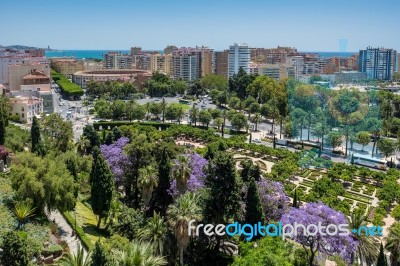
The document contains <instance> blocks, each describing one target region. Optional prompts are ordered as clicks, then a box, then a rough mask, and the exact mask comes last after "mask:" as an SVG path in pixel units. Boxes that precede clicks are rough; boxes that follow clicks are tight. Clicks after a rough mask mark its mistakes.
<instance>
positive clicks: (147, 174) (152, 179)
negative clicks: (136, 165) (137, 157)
mask: <svg viewBox="0 0 400 266" xmlns="http://www.w3.org/2000/svg"><path fill="white" fill-rule="evenodd" d="M157 185H158V171H157V169H156V168H155V167H154V166H153V165H151V164H150V165H147V166H146V167H143V168H140V169H139V178H138V186H139V188H140V189H141V194H142V199H143V203H144V205H145V206H148V204H149V202H150V199H151V194H152V193H153V190H154V188H155V187H157Z"/></svg>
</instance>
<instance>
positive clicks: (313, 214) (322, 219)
mask: <svg viewBox="0 0 400 266" xmlns="http://www.w3.org/2000/svg"><path fill="white" fill-rule="evenodd" d="M281 222H282V224H283V225H285V224H291V225H294V223H295V222H297V224H302V225H304V226H305V227H307V226H308V225H310V224H315V225H318V224H319V223H321V225H323V226H327V225H329V224H334V225H336V226H338V225H339V224H348V222H347V220H346V218H345V216H344V215H343V214H342V213H340V212H337V211H335V210H333V209H331V208H329V207H328V206H326V205H324V204H322V203H321V202H318V203H307V204H306V205H305V206H303V207H301V208H299V209H296V208H293V209H292V210H291V211H290V212H289V213H287V214H285V215H283V217H282V220H281ZM311 230H313V229H311ZM350 230H351V228H350ZM302 231H303V230H302V229H301V228H299V229H298V231H297V235H296V236H293V240H295V241H296V242H298V243H300V244H301V245H303V246H305V247H308V248H310V250H311V252H312V254H315V253H316V252H321V253H324V254H327V255H334V254H338V255H340V256H341V257H342V258H343V259H344V260H346V261H348V262H349V261H350V259H351V257H350V256H351V254H352V253H353V252H354V251H355V250H356V248H357V244H358V243H357V241H355V240H354V238H353V237H352V236H351V234H349V235H339V234H335V235H328V234H320V233H317V234H316V235H315V236H307V237H306V236H304V235H302ZM330 232H332V230H330ZM323 233H324V232H323Z"/></svg>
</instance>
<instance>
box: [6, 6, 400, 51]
mask: <svg viewBox="0 0 400 266" xmlns="http://www.w3.org/2000/svg"><path fill="white" fill-rule="evenodd" d="M44 2H46V1H44ZM24 3H26V4H27V3H28V2H27V1H19V2H18V6H17V2H6V3H3V5H2V6H3V7H4V10H12V11H13V12H6V13H5V14H4V15H3V21H12V23H7V26H6V27H2V29H1V30H0V36H1V40H2V43H1V44H2V45H6V46H7V45H16V44H22V45H29V46H36V47H42V48H45V47H47V46H48V45H49V46H50V47H51V48H55V49H62V50H128V49H129V48H130V47H132V46H141V47H144V48H145V49H149V50H150V49H156V50H159V49H163V48H164V47H166V46H167V45H176V46H178V47H180V46H192V47H193V46H196V45H200V46H201V45H206V46H208V47H211V48H214V49H216V50H223V49H228V48H229V45H232V44H233V43H239V44H240V43H247V44H249V46H250V47H276V46H289V47H296V48H297V49H298V50H299V51H332V52H356V51H358V50H360V49H365V48H366V47H368V46H372V47H386V48H393V49H397V50H399V48H400V45H399V43H400V37H398V36H396V35H394V34H392V32H393V31H391V30H388V29H390V28H391V27H393V25H395V22H396V21H395V18H396V10H397V9H396V7H399V6H400V4H399V3H397V2H395V1H392V0H386V1H384V2H383V4H387V5H388V6H390V7H391V8H388V9H385V13H384V14H383V13H376V14H374V19H368V18H367V17H366V14H370V12H369V13H368V12H367V11H368V10H370V9H369V5H368V3H365V2H363V1H359V0H356V1H351V2H350V3H348V2H345V1H342V0H339V1H335V2H329V3H326V2H324V3H319V2H318V1H314V0H310V1H306V2H301V3H298V2H297V1H293V0H288V1H285V2H284V3H268V2H263V1H257V0H255V1H250V2H246V4H240V5H239V4H236V3H232V2H229V1H225V0H222V1H218V2H217V3H215V2H211V1H208V0H207V1H202V2H197V3H185V2H183V1H181V0H172V1H168V2H167V3H165V2H162V1H149V2H145V3H143V2H140V3H136V2H129V1H119V4H118V5H114V6H110V5H108V4H107V3H109V2H106V1H103V0H100V1H96V2H94V1H85V2H84V3H81V2H78V1H75V0H73V1H69V2H68V3H66V2H65V3H64V2H61V3H52V4H51V5H50V4H42V5H34V6H29V9H28V8H26V9H25V8H24V9H21V8H20V7H21V6H24ZM94 6H95V7H96V9H95V10H96V12H94V11H93V10H94V8H93V7H94ZM15 14H18V16H15ZM63 14H64V15H63ZM152 17H153V19H152ZM29 25H32V27H34V29H31V28H29ZM38 32H40V34H38Z"/></svg>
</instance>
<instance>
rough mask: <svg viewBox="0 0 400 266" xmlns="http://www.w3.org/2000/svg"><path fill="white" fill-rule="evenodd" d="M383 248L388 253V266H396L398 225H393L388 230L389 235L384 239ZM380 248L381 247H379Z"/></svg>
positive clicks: (399, 259)
mask: <svg viewBox="0 0 400 266" xmlns="http://www.w3.org/2000/svg"><path fill="white" fill-rule="evenodd" d="M385 239H386V245H385V248H386V250H387V251H388V252H390V257H389V259H390V265H393V266H398V265H399V264H400V224H399V223H394V224H393V225H392V226H391V227H390V228H389V234H388V235H387V236H386V237H385ZM381 248H382V247H381Z"/></svg>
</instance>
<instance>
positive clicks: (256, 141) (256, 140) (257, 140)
mask: <svg viewBox="0 0 400 266" xmlns="http://www.w3.org/2000/svg"><path fill="white" fill-rule="evenodd" d="M253 141H254V142H255V143H261V140H259V139H255V140H253Z"/></svg>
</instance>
